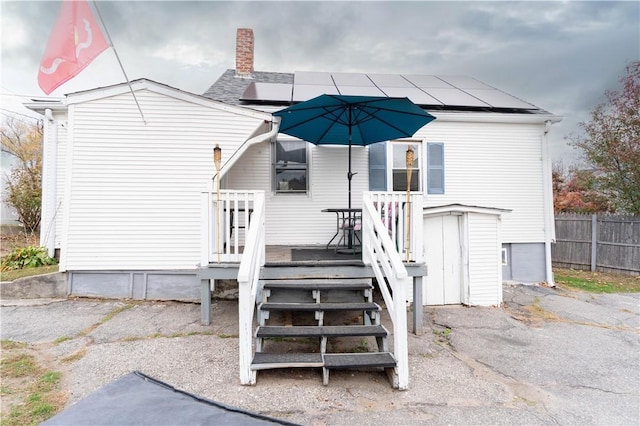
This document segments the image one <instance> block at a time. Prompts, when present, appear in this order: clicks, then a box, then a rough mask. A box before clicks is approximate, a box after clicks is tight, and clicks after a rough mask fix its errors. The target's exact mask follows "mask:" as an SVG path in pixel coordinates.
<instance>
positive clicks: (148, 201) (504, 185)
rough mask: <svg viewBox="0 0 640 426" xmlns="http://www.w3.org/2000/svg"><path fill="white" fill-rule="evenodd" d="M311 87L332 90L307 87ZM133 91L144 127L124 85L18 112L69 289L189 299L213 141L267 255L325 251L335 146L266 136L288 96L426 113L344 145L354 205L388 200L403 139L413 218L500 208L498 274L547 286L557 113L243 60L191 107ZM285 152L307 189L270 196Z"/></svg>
mask: <svg viewBox="0 0 640 426" xmlns="http://www.w3.org/2000/svg"><path fill="white" fill-rule="evenodd" d="M239 34H240V33H239ZM238 55H239V57H238V58H237V63H238V64H243V63H244V64H246V63H247V62H246V61H244V62H243V58H242V57H241V55H249V53H247V52H244V53H243V52H242V51H239V53H238ZM249 56H250V57H252V56H253V54H252V52H251V53H250V55H249ZM325 78H328V79H330V80H333V81H334V82H337V83H336V84H335V86H334V87H327V86H323V85H322V84H317V82H318V81H319V82H323V80H322V79H325ZM314 79H315V80H316V81H315V82H314ZM340 81H342V83H341V82H340ZM362 81H366V82H367V83H366V84H368V85H367V86H363V85H362ZM398 82H399V83H400V84H398ZM349 84H353V85H351V86H350V85H349ZM357 84H360V86H357ZM385 84H386V86H385ZM132 87H133V90H134V91H135V93H136V97H137V100H138V102H139V104H140V108H141V110H142V112H143V114H144V120H145V121H146V123H145V122H144V121H143V118H142V116H141V114H140V112H139V111H138V109H137V106H136V103H135V102H134V99H133V97H132V95H131V93H130V91H129V87H128V86H127V85H126V84H121V85H115V86H111V87H104V88H97V89H93V90H88V91H84V92H79V93H72V94H69V95H67V97H66V99H65V100H64V101H63V102H46V101H45V102H42V101H41V102H34V103H32V104H30V105H28V106H29V107H30V108H31V109H33V110H35V111H38V112H41V113H43V114H44V115H45V116H46V118H47V120H46V128H45V170H44V182H43V188H44V196H43V211H42V213H43V214H42V231H43V232H42V242H43V244H46V245H47V246H48V247H49V249H50V252H51V253H53V252H54V250H55V251H57V252H58V255H59V257H60V269H61V270H62V271H67V272H69V277H70V278H69V283H70V292H71V293H72V294H78V295H101V296H119V297H127V296H130V297H136V298H137V297H141V298H152V297H158V298H172V297H174V298H191V297H194V296H195V297H198V291H197V288H198V285H197V280H195V281H194V279H193V278H194V277H195V271H196V269H197V267H198V264H199V263H201V262H200V261H201V253H200V252H201V246H200V245H201V233H200V217H201V216H200V214H201V212H200V192H201V191H205V190H208V189H211V188H212V177H213V176H214V175H215V173H216V171H215V168H214V165H213V159H212V148H213V147H214V146H215V145H219V146H220V147H221V148H222V158H223V161H222V163H223V169H226V170H224V171H223V174H224V176H223V178H222V184H221V187H222V188H224V189H234V190H261V191H265V197H266V199H265V203H266V206H267V209H266V211H267V213H266V226H265V231H266V244H267V245H268V246H280V245H300V246H314V245H322V244H323V243H325V242H326V241H328V240H329V239H330V238H331V235H332V234H333V232H334V231H335V228H334V221H335V219H334V217H333V216H332V215H328V214H326V213H322V210H323V209H325V208H327V207H330V206H336V205H344V204H346V192H347V188H346V186H347V181H346V178H345V174H346V170H347V160H346V155H345V152H346V151H345V150H346V148H344V147H331V146H314V145H311V144H305V143H304V142H302V141H297V140H295V139H294V138H291V137H289V136H286V135H282V134H280V135H276V133H277V124H274V119H273V117H272V116H271V114H270V113H271V112H273V111H276V110H279V109H281V108H283V107H285V106H286V105H288V104H290V103H291V102H292V98H291V94H292V93H293V101H300V100H303V99H304V97H307V98H309V97H313V96H315V95H317V94H320V93H322V92H328V91H331V90H334V91H335V90H336V89H337V90H339V91H340V92H341V93H342V91H343V90H349V92H347V93H348V94H365V93H366V94H380V95H381V96H382V95H389V96H401V95H406V96H408V97H409V98H410V99H412V100H414V102H416V103H419V104H421V105H422V106H423V107H424V108H425V109H426V110H427V111H429V112H430V113H431V114H432V115H434V116H435V117H436V118H437V119H436V120H435V121H433V122H432V123H430V124H429V125H427V126H425V127H424V128H422V129H421V130H419V131H418V132H417V133H416V134H415V136H414V137H413V138H411V139H410V140H402V141H389V142H387V143H380V144H376V145H371V146H369V147H368V148H362V147H355V148H354V149H353V160H352V168H353V170H354V171H357V173H358V174H357V175H356V176H355V177H354V179H353V194H354V195H353V200H354V205H355V206H356V207H358V206H360V205H361V200H362V194H363V193H364V192H365V191H368V190H373V191H387V190H389V191H390V190H393V189H394V188H393V187H394V185H396V184H395V183H394V181H399V180H401V178H402V176H406V167H405V166H404V165H403V164H402V160H400V161H399V160H398V159H399V158H404V157H403V156H404V151H405V150H406V147H407V145H408V144H410V145H412V146H413V147H414V148H415V149H416V154H417V158H418V159H419V161H418V163H417V168H416V170H414V172H413V176H414V180H415V181H416V185H417V190H418V191H419V192H421V193H422V194H423V197H422V203H423V206H424V207H425V208H433V207H439V206H446V205H451V204H463V205H470V206H483V207H487V208H493V209H499V210H505V211H507V210H508V211H509V213H508V214H504V215H503V216H502V217H501V220H500V225H501V231H500V237H501V241H500V244H501V246H502V253H501V258H500V259H501V263H502V279H504V280H513V281H517V282H526V283H533V282H541V281H547V282H551V281H552V279H553V278H552V273H551V266H550V265H551V259H550V243H551V242H552V241H553V239H554V225H553V220H552V189H551V172H550V160H549V157H548V151H547V144H548V139H547V134H548V132H549V129H550V125H551V124H552V123H554V122H558V121H559V120H560V118H559V117H558V116H555V115H553V114H551V113H548V112H546V111H544V110H542V109H540V108H538V107H536V106H533V105H531V104H529V103H527V102H524V101H522V100H520V99H517V98H515V97H513V96H511V95H508V94H506V93H504V92H502V91H499V90H497V89H494V88H492V87H491V86H488V85H486V84H484V83H481V82H479V81H477V80H475V79H472V78H469V77H460V76H456V77H446V76H444V77H443V76H439V77H437V76H405V75H381V74H355V73H354V74H349V73H311V72H297V73H295V74H286V73H265V72H255V71H253V69H252V64H251V62H249V65H245V69H237V70H228V71H227V72H226V73H225V74H224V75H223V76H221V77H220V78H219V79H218V81H217V82H216V83H214V84H213V85H212V86H211V88H210V89H209V90H207V92H206V93H205V94H204V95H203V96H198V95H194V94H190V93H186V92H184V91H181V90H178V89H175V88H171V87H168V86H165V85H162V84H159V83H155V82H153V81H149V80H138V81H134V82H132ZM305 90H306V91H307V92H308V94H305ZM283 93H284V96H282V95H283ZM296 96H297V97H296ZM491 103H493V104H491ZM292 147H293V148H297V149H300V150H301V151H300V152H298V153H297V154H296V155H298V156H300V154H301V153H302V157H300V158H303V160H302V161H301V162H300V163H298V166H299V169H300V170H298V171H297V174H296V176H299V175H302V176H304V178H305V179H306V187H304V188H302V189H300V188H299V189H297V190H293V189H291V188H290V189H288V190H280V188H279V187H278V182H277V181H276V178H277V176H278V175H279V173H280V172H281V171H282V170H280V171H279V170H278V165H277V161H278V159H277V158H276V156H277V152H278V151H277V149H276V148H284V149H285V150H291V149H292ZM431 154H433V155H431ZM405 188H406V184H405ZM310 224H313V225H312V226H310ZM427 256H428V253H427ZM168 277H171V278H168ZM168 282H171V283H172V284H171V285H170V286H169V287H171V289H167V288H165V287H166V286H167V283H168ZM194 286H195V287H194ZM194 288H195V290H194ZM462 301H463V300H460V301H459V302H462ZM495 302H499V299H496V300H495V301H494V303H495Z"/></svg>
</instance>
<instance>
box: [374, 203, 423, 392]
mask: <svg viewBox="0 0 640 426" xmlns="http://www.w3.org/2000/svg"><path fill="white" fill-rule="evenodd" d="M402 196H404V200H403V199H402ZM418 206H419V210H420V212H421V210H422V194H414V195H412V197H411V200H410V203H407V200H406V194H401V193H380V192H367V193H365V194H364V199H363V203H362V223H363V228H362V260H363V261H364V263H365V264H367V265H371V268H372V269H373V272H374V274H375V277H376V281H377V282H378V286H379V287H380V292H381V293H382V297H383V298H384V302H385V304H386V307H387V311H388V312H389V316H390V318H391V322H392V323H393V336H394V339H393V354H394V356H395V358H396V363H397V365H396V368H395V374H394V377H393V385H394V387H397V388H398V389H407V388H408V387H409V350H408V343H407V339H408V335H407V293H406V292H407V289H409V288H411V283H412V280H411V278H410V277H409V275H408V273H407V269H406V267H405V265H404V263H403V260H406V257H405V259H403V258H402V255H404V256H407V252H406V249H405V248H406V247H410V248H411V247H413V249H412V250H410V251H409V260H410V261H417V260H418V261H421V260H422V250H418V249H417V247H422V226H421V223H422V221H421V219H422V215H421V214H420V215H417V214H416V211H417V210H418V209H417V207H418ZM407 210H409V211H410V217H409V220H407V217H406V216H405V215H406V212H407ZM417 222H420V224H417ZM407 223H408V224H409V226H410V229H411V231H413V232H415V235H409V237H410V238H409V240H408V241H407V238H406V234H405V233H404V232H403V231H405V232H406V228H407ZM415 240H418V242H416V241H415ZM418 244H419V245H418Z"/></svg>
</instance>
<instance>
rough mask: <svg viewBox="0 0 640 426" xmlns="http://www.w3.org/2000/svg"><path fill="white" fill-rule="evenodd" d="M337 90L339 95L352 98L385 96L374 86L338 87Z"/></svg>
mask: <svg viewBox="0 0 640 426" xmlns="http://www.w3.org/2000/svg"><path fill="white" fill-rule="evenodd" d="M338 90H339V91H340V94H341V95H352V96H385V94H384V93H382V92H381V91H380V89H378V88H377V87H375V86H369V87H367V86H338Z"/></svg>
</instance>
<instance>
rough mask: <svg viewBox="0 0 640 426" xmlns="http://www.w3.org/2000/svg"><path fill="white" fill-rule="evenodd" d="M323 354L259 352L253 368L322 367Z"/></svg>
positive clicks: (252, 365) (252, 364)
mask: <svg viewBox="0 0 640 426" xmlns="http://www.w3.org/2000/svg"><path fill="white" fill-rule="evenodd" d="M323 365H324V363H323V361H322V354H319V353H315V354H314V353H300V352H289V353H283V354H273V353H264V352H257V353H256V354H254V356H253V361H252V362H251V369H252V370H269V369H272V368H293V367H298V368H302V367H322V366H323Z"/></svg>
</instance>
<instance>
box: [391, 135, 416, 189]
mask: <svg viewBox="0 0 640 426" xmlns="http://www.w3.org/2000/svg"><path fill="white" fill-rule="evenodd" d="M409 146H411V147H412V148H413V163H412V164H411V190H412V191H420V182H421V180H422V179H421V177H420V174H421V173H420V164H421V161H420V159H421V158H422V155H421V152H420V151H421V149H420V147H421V144H420V143H418V142H416V143H406V142H405V143H403V142H392V143H391V149H392V152H391V156H392V163H391V167H392V183H393V184H392V187H393V190H394V191H406V190H407V160H406V156H407V148H409Z"/></svg>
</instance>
